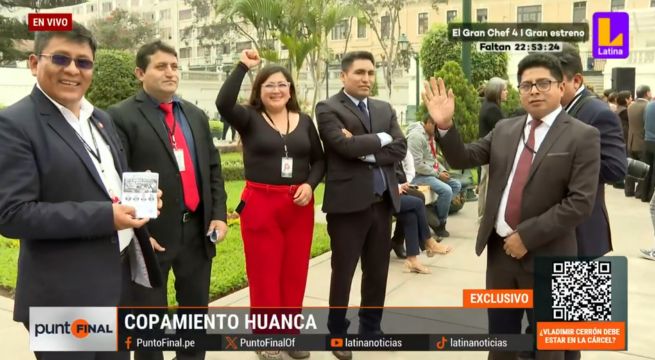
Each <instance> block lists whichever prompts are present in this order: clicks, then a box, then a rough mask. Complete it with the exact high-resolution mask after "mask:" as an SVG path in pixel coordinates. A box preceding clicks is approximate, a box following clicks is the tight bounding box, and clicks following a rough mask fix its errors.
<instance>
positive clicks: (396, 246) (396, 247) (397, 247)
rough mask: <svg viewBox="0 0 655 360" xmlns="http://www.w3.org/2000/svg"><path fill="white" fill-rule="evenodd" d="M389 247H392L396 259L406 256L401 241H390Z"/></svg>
mask: <svg viewBox="0 0 655 360" xmlns="http://www.w3.org/2000/svg"><path fill="white" fill-rule="evenodd" d="M391 248H392V249H393V252H394V253H396V257H397V258H398V259H406V258H407V253H406V252H405V246H403V243H396V242H394V243H392V246H391Z"/></svg>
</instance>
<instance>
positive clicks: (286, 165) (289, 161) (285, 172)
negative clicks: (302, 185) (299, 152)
mask: <svg viewBox="0 0 655 360" xmlns="http://www.w3.org/2000/svg"><path fill="white" fill-rule="evenodd" d="M281 170H282V172H281V174H282V177H283V178H292V177H293V158H291V157H288V156H285V157H283V158H282V169H281Z"/></svg>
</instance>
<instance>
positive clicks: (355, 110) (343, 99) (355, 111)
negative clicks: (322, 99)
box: [340, 90, 371, 133]
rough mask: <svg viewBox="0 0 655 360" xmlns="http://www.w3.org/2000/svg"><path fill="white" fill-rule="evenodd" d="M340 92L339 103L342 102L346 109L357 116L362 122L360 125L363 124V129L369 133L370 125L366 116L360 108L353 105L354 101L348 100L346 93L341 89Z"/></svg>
mask: <svg viewBox="0 0 655 360" xmlns="http://www.w3.org/2000/svg"><path fill="white" fill-rule="evenodd" d="M340 94H341V99H340V101H341V103H342V104H343V105H344V106H345V107H346V108H347V109H348V110H350V112H352V113H353V114H354V115H355V116H357V118H358V119H359V121H361V122H362V125H363V126H364V129H366V131H367V132H369V133H370V132H371V126H370V124H369V121H368V119H367V118H366V116H364V114H363V113H362V112H361V110H359V108H358V107H357V106H355V103H353V101H352V100H350V98H349V97H348V95H346V94H345V93H344V92H343V90H341V93H340ZM370 111H371V109H370V108H369V116H371V113H370Z"/></svg>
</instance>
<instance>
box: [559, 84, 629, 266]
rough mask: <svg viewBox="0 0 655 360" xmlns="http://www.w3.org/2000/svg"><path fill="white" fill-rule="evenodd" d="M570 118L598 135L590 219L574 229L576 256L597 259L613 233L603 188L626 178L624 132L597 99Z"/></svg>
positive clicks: (603, 252)
mask: <svg viewBox="0 0 655 360" xmlns="http://www.w3.org/2000/svg"><path fill="white" fill-rule="evenodd" d="M582 96H593V94H592V93H591V92H589V91H588V90H584V93H583V94H582ZM578 101H580V100H578ZM572 115H573V116H575V117H576V118H577V119H578V120H580V121H582V122H583V123H585V124H588V125H591V126H593V127H595V128H596V129H598V131H599V132H600V174H599V178H598V182H599V185H598V190H597V191H596V200H595V201H594V208H593V210H592V212H591V216H589V217H588V218H586V219H585V221H584V222H583V223H582V224H580V225H579V226H578V227H577V228H576V237H577V239H578V255H579V256H592V257H597V256H602V255H605V254H606V253H608V252H609V251H611V250H612V234H611V232H610V224H609V215H608V214H607V208H606V207H605V186H604V185H605V184H608V183H613V182H616V181H619V180H621V179H623V178H624V177H625V173H626V167H627V159H626V156H625V144H624V142H623V132H622V130H621V124H620V122H619V118H618V117H617V115H616V114H615V113H614V112H612V110H610V108H609V107H608V106H607V104H605V103H604V102H602V101H601V100H600V99H597V98H594V99H591V100H589V101H588V102H586V103H584V104H583V105H582V107H581V108H580V110H579V111H578V112H577V113H576V114H572Z"/></svg>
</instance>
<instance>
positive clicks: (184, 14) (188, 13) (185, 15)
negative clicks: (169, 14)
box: [178, 9, 193, 20]
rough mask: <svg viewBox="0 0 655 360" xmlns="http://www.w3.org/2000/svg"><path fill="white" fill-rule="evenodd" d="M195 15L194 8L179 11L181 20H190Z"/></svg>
mask: <svg viewBox="0 0 655 360" xmlns="http://www.w3.org/2000/svg"><path fill="white" fill-rule="evenodd" d="M191 17H193V10H192V9H185V10H180V12H179V13H178V18H179V19H180V20H189V19H191Z"/></svg>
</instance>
